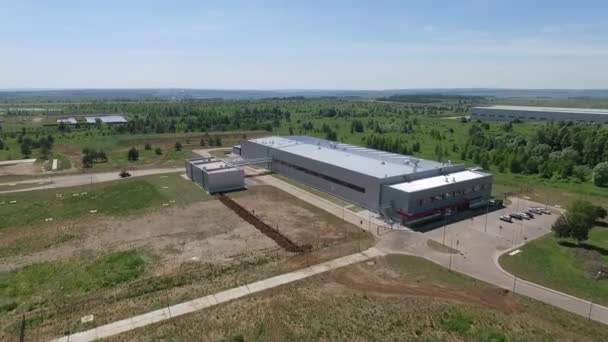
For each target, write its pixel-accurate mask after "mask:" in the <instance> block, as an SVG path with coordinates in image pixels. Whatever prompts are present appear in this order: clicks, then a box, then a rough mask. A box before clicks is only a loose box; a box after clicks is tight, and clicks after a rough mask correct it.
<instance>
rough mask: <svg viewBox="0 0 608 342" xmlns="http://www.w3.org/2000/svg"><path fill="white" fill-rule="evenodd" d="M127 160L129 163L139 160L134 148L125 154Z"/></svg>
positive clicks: (137, 152)
mask: <svg viewBox="0 0 608 342" xmlns="http://www.w3.org/2000/svg"><path fill="white" fill-rule="evenodd" d="M127 159H129V161H137V160H138V159H139V151H138V150H137V149H136V148H135V147H131V149H130V150H129V153H128V154H127Z"/></svg>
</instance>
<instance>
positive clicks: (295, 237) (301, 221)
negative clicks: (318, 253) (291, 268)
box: [231, 185, 368, 249]
mask: <svg viewBox="0 0 608 342" xmlns="http://www.w3.org/2000/svg"><path fill="white" fill-rule="evenodd" d="M231 197H233V198H234V200H235V201H236V202H237V203H239V204H240V205H241V206H243V207H244V208H246V209H247V210H249V211H251V212H252V213H254V214H255V215H256V216H258V217H259V218H260V219H261V220H262V221H264V222H266V223H267V224H269V225H271V226H272V227H274V228H275V229H277V230H279V231H280V232H281V234H284V235H286V236H287V237H289V238H290V239H291V240H292V241H294V242H295V243H297V244H298V245H300V246H303V245H311V246H312V247H313V249H316V247H317V246H323V245H325V246H327V245H331V244H333V243H339V242H344V241H349V240H351V241H352V240H357V239H359V238H364V237H366V236H368V234H367V233H365V232H364V231H362V230H361V229H359V228H358V227H356V226H354V225H352V224H350V223H348V222H345V221H343V220H341V219H340V218H338V217H336V216H334V215H332V214H330V213H327V212H325V211H323V210H321V209H319V208H316V207H314V206H313V205H311V204H309V203H307V202H305V201H302V200H300V199H298V198H296V197H294V196H292V195H290V194H288V193H286V192H284V191H282V190H280V189H277V188H275V187H272V186H267V185H260V186H255V187H251V188H250V189H249V190H247V191H245V192H241V193H235V194H231Z"/></svg>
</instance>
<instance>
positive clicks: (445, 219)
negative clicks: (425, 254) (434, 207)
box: [443, 211, 448, 246]
mask: <svg viewBox="0 0 608 342" xmlns="http://www.w3.org/2000/svg"><path fill="white" fill-rule="evenodd" d="M447 221H448V216H447V215H446V211H444V212H443V245H444V246H445V229H446V225H447Z"/></svg>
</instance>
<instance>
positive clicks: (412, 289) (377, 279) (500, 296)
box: [324, 264, 518, 313]
mask: <svg viewBox="0 0 608 342" xmlns="http://www.w3.org/2000/svg"><path fill="white" fill-rule="evenodd" d="M329 280H330V282H329V283H327V284H326V286H325V287H324V289H325V290H326V291H329V292H330V293H331V292H333V293H334V294H341V293H342V294H344V293H345V292H347V291H348V292H356V293H364V294H368V295H376V296H405V297H428V298H439V299H445V300H449V301H455V302H458V303H463V304H474V305H478V306H481V307H486V308H492V309H496V310H500V311H502V312H504V313H514V312H517V310H518V304H517V299H516V298H515V297H514V296H512V295H509V291H505V290H503V289H498V288H494V287H488V288H481V289H480V288H472V289H470V290H469V289H466V290H465V289H455V288H449V287H445V286H441V285H438V284H429V283H427V282H423V281H411V280H404V279H401V278H398V277H390V276H388V277H387V276H386V275H384V276H380V275H378V274H377V273H375V272H373V271H370V270H369V269H366V268H365V267H364V266H363V265H361V264H358V265H356V266H353V267H351V268H345V269H337V270H335V271H333V272H331V273H330V275H329Z"/></svg>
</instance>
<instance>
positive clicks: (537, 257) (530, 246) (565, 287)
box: [500, 227, 608, 305]
mask: <svg viewBox="0 0 608 342" xmlns="http://www.w3.org/2000/svg"><path fill="white" fill-rule="evenodd" d="M559 242H560V241H559V240H558V239H557V238H555V236H553V235H552V234H550V235H547V236H544V237H542V238H540V239H537V240H534V241H531V242H529V243H527V244H526V245H525V246H523V247H522V248H520V249H521V250H522V253H519V254H517V255H515V256H509V255H503V256H502V257H501V258H500V264H501V265H502V267H503V268H504V269H505V270H507V271H509V272H511V273H512V274H514V275H516V276H518V277H520V278H523V279H526V280H530V281H532V282H535V283H538V284H540V285H544V286H547V287H550V288H552V289H555V290H558V291H562V292H565V293H569V294H572V295H574V296H577V297H580V298H584V299H588V300H591V301H593V302H595V303H599V304H602V305H608V278H607V276H608V275H607V274H604V277H603V279H598V280H596V279H595V277H596V275H597V272H598V271H599V270H602V269H603V270H604V272H606V271H608V270H607V269H606V265H608V228H605V227H595V228H593V229H592V230H591V233H590V235H589V240H588V241H587V242H585V243H584V244H583V245H582V246H577V245H576V243H571V242H570V243H566V244H560V243H559Z"/></svg>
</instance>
